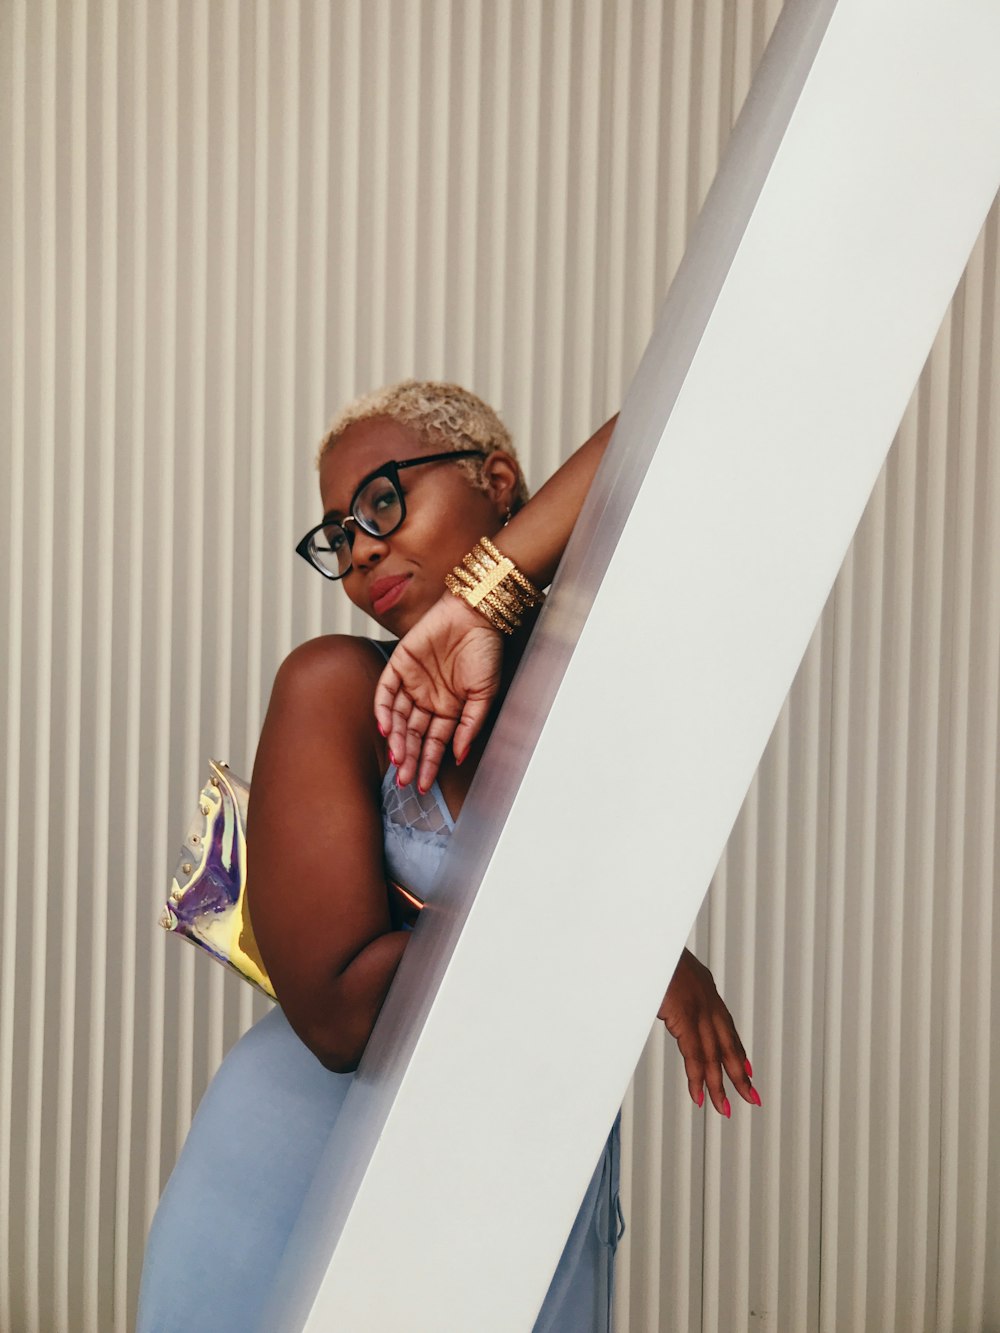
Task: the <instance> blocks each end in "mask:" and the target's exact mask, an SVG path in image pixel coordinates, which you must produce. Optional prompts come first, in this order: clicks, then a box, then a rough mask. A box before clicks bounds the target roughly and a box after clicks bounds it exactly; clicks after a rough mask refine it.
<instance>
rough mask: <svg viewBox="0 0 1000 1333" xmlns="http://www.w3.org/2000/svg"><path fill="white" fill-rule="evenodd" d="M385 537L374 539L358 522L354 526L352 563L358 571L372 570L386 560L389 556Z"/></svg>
mask: <svg viewBox="0 0 1000 1333" xmlns="http://www.w3.org/2000/svg"><path fill="white" fill-rule="evenodd" d="M388 550H389V547H388V544H387V539H386V538H385V537H374V536H372V534H371V533H370V532H365V530H364V528H363V527H361V525H360V524H359V523H357V522H355V524H354V540H353V542H352V543H351V563H352V564H353V565H354V567H355V568H356V569H370V568H371V567H372V565H377V564H378V563H379V561H381V560H384V559H385V557H386V555H387V554H388Z"/></svg>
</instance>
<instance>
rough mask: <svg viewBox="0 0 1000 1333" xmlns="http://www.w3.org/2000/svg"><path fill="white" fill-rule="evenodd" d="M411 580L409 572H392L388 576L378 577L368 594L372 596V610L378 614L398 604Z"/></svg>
mask: <svg viewBox="0 0 1000 1333" xmlns="http://www.w3.org/2000/svg"><path fill="white" fill-rule="evenodd" d="M409 581H410V575H409V574H392V575H390V576H388V577H386V578H381V579H376V580H375V581H374V583H372V584H371V585H370V586H369V588H368V596H369V597H370V598H371V604H372V610H373V611H374V612H375V614H376V615H377V616H380V615H382V614H383V613H384V612H385V611H388V610H389V608H390V607H391V606H395V605H396V603H397V602H398V601H399V599H400V597H402V595H403V591H404V589H405V588H406V585H407V584H408V583H409Z"/></svg>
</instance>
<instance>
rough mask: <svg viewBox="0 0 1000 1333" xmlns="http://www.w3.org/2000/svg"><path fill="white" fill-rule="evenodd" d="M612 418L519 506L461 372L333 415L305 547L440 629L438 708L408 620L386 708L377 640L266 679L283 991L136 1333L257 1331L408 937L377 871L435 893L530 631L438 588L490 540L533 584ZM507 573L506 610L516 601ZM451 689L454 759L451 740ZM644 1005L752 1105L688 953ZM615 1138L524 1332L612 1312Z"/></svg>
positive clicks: (258, 809)
mask: <svg viewBox="0 0 1000 1333" xmlns="http://www.w3.org/2000/svg"><path fill="white" fill-rule="evenodd" d="M611 427H612V423H610V422H609V423H608V424H607V425H606V426H604V427H602V429H601V430H600V431H598V432H597V434H596V435H595V436H593V437H592V439H591V440H589V441H588V442H587V443H586V444H585V445H584V446H583V447H582V448H581V449H580V450H579V451H578V452H577V453H576V454H575V455H574V456H573V457H572V458H571V459H570V460H569V461H568V462H567V463H566V464H564V466H563V467H562V468H560V470H559V471H558V472H557V473H556V475H555V476H554V477H553V478H552V480H551V481H550V482H549V483H548V484H547V485H546V486H545V487H543V489H542V490H541V491H540V492H539V493H538V495H537V496H536V497H535V498H534V499H533V500H531V501H530V503H526V489H525V486H524V479H523V476H522V474H521V470H520V467H519V465H518V463H517V459H516V456H515V454H514V451H513V449H512V447H511V444H510V439H509V436H508V435H507V432H506V430H505V429H504V427H503V425H502V424H501V422H500V421H499V419H498V418H497V416H496V415H495V413H493V412H492V411H491V410H490V409H489V408H488V407H486V405H485V404H484V403H482V402H481V401H480V400H479V399H478V398H476V397H475V396H474V395H472V394H469V393H466V392H465V391H463V390H461V389H458V388H456V387H455V386H453V385H443V384H435V383H415V382H412V381H408V382H406V383H404V384H401V385H396V386H394V387H392V388H390V389H387V390H383V391H381V392H380V393H376V394H373V395H369V396H368V397H366V398H363V399H360V400H359V401H358V402H357V403H355V404H353V405H352V406H351V407H349V408H347V409H346V410H345V411H344V412H343V413H341V415H340V416H339V417H338V418H337V420H336V421H335V422H334V423H333V426H332V427H331V429H330V432H329V434H328V435H327V437H326V439H325V440H324V442H323V445H322V447H321V450H320V457H319V474H320V491H321V496H322V503H323V515H324V517H323V522H322V523H321V524H319V525H318V526H317V527H316V528H314V529H312V530H311V531H310V532H309V533H307V534H306V536H305V537H304V538H303V540H302V542H301V543H300V544H299V547H298V550H299V553H300V554H302V555H303V556H305V558H306V559H308V560H309V561H310V563H312V564H313V565H314V566H315V567H316V568H317V569H318V570H319V571H320V572H321V573H323V574H325V575H326V577H328V578H329V579H331V580H336V581H339V582H341V583H342V585H343V588H344V591H345V592H346V593H347V596H348V597H349V598H350V599H351V601H352V602H353V603H354V604H355V605H356V606H358V607H359V608H361V609H362V610H363V611H365V612H367V613H368V614H369V615H371V616H372V617H373V618H374V619H375V620H376V621H377V622H378V623H379V624H380V625H382V626H383V627H384V628H385V629H386V630H387V631H388V633H389V634H391V635H392V636H393V638H401V637H402V636H404V635H407V634H408V633H409V632H410V631H412V630H414V629H415V627H418V626H420V627H421V630H423V628H424V627H425V626H426V624H430V625H431V627H432V629H433V627H434V626H435V625H436V626H437V627H438V631H439V632H441V631H442V627H443V632H444V640H443V641H445V642H446V643H447V644H449V645H451V648H450V649H449V651H452V650H453V652H452V656H453V661H452V662H451V663H450V666H449V670H448V672H447V673H446V674H447V675H448V677H449V680H450V681H451V685H450V691H449V690H446V691H445V693H446V694H447V695H448V699H450V700H451V702H450V703H449V702H448V700H444V701H442V698H441V697H435V698H431V697H430V696H429V695H428V696H426V697H424V696H420V697H422V698H423V701H424V702H425V703H427V704H428V705H429V708H430V710H432V711H427V710H424V709H422V708H421V707H420V706H418V705H417V704H415V703H414V699H415V698H416V697H417V696H419V695H420V691H419V689H418V688H417V685H416V684H415V678H414V675H413V673H414V671H416V672H417V674H418V675H419V674H420V666H419V664H420V661H421V660H422V659H421V650H420V646H419V637H420V635H419V632H418V635H417V636H415V638H414V639H411V640H410V642H411V643H415V644H416V652H415V653H413V652H410V651H409V649H408V648H407V646H406V645H403V646H402V647H401V649H400V651H401V652H402V653H404V656H405V660H403V661H401V664H400V671H399V672H396V673H395V675H393V674H392V673H390V675H389V677H388V678H387V684H388V685H390V686H392V687H393V688H392V689H390V691H389V692H388V693H386V694H385V698H384V700H382V701H380V713H381V717H382V724H381V725H379V724H377V723H376V721H375V717H374V712H373V706H374V699H375V691H376V686H377V684H378V681H379V677H380V674H381V673H382V671H383V668H384V667H385V662H386V658H387V656H388V647H387V646H385V645H379V644H375V643H373V642H372V641H369V640H367V639H361V638H353V637H347V636H339V635H337V636H328V637H324V638H321V639H316V640H314V641H312V642H310V643H306V644H303V645H302V646H301V647H299V648H297V649H295V650H294V651H293V652H292V653H291V654H290V656H289V657H288V658H287V660H286V661H285V662H284V664H283V665H282V667H281V669H280V670H279V672H278V675H277V678H276V680H275V684H274V689H273V692H272V695H271V700H270V703H269V706H268V711H267V716H266V719H265V723H264V727H263V731H262V734H261V739H260V746H259V749H258V752H257V759H256V763H255V766H254V775H253V787H252V796H251V804H250V811H249V818H248V826H249V832H248V836H249V852H248V855H249V864H250V865H251V866H252V875H251V882H250V886H249V888H248V894H249V905H250V911H251V915H252V918H253V922H254V930H255V934H256V937H257V942H258V945H259V947H260V951H261V954H262V957H263V959H264V961H265V963H266V965H267V968H268V971H269V973H270V977H271V980H272V982H273V984H274V987H275V992H276V994H277V995H278V997H279V1000H280V1008H276V1009H274V1010H273V1011H272V1012H271V1013H270V1014H268V1015H267V1017H266V1018H264V1019H263V1020H261V1022H259V1023H258V1024H257V1025H256V1026H255V1027H254V1028H252V1029H251V1031H250V1032H248V1033H247V1034H246V1036H244V1037H243V1039H242V1040H241V1041H240V1042H239V1043H238V1044H237V1045H236V1046H235V1047H234V1049H233V1050H232V1051H231V1052H230V1054H229V1055H228V1056H227V1057H226V1059H225V1061H224V1062H223V1064H222V1066H221V1068H220V1070H219V1072H218V1074H217V1075H216V1077H215V1079H214V1080H213V1082H212V1084H211V1085H210V1087H209V1089H208V1091H207V1092H206V1094H205V1097H204V1099H203V1101H202V1104H201V1106H200V1108H199V1110H198V1113H197V1115H196V1117H195V1120H194V1123H193V1125H192V1128H191V1133H190V1135H189V1137H188V1140H187V1143H186V1144H185V1147H184V1150H183V1152H182V1154H181V1157H180V1159H179V1161H178V1164H177V1167H176V1169H175V1171H174V1173H173V1175H172V1176H171V1179H170V1181H169V1182H168V1185H167V1188H166V1190H165V1192H164V1196H163V1199H162V1201H161V1204H160V1207H159V1209H158V1211H157V1215H156V1218H155V1219H154V1223H153V1228H152V1231H151V1233H150V1239H149V1245H148V1249H147V1256H146V1263H145V1267H144V1272H143V1283H142V1290H141V1294H140V1314H139V1323H138V1328H139V1330H140V1333H151V1330H171V1331H173V1330H177V1333H180V1331H181V1330H183V1333H195V1331H196V1330H198V1329H202V1328H203V1329H205V1330H209V1329H210V1330H212V1333H221V1331H222V1330H226V1329H230V1328H231V1329H233V1330H236V1329H239V1330H241V1331H242V1330H244V1329H247V1328H252V1327H254V1323H255V1318H256V1314H257V1312H259V1310H260V1309H261V1306H262V1305H263V1304H264V1302H265V1300H266V1298H267V1294H268V1291H269V1290H270V1287H271V1284H272V1282H273V1279H274V1275H275V1272H276V1270H277V1267H278V1265H279V1263H280V1260H281V1255H282V1251H283V1248H284V1244H285V1241H286V1239H287V1237H288V1234H289V1232H290V1230H291V1227H292V1225H293V1224H294V1221H295V1218H296V1216H297V1214H298V1211H299V1208H300V1205H301V1202H302V1199H303V1197H304V1195H305V1192H306V1190H307V1189H308V1186H309V1183H310V1179H311V1175H312V1168H313V1164H314V1163H315V1161H316V1160H317V1158H318V1156H319V1153H320V1151H321V1150H322V1147H323V1145H324V1144H325V1142H326V1139H327V1137H328V1136H329V1133H330V1130H331V1128H332V1126H333V1124H334V1122H335V1120H336V1117H337V1114H338V1112H339V1110H340V1107H341V1106H342V1104H343V1100H344V1097H345V1096H346V1093H347V1089H348V1087H349V1086H350V1081H351V1078H352V1071H353V1070H355V1069H356V1068H357V1065H358V1062H359V1060H360V1059H361V1056H362V1053H363V1052H364V1049H365V1046H366V1044H367V1041H368V1038H369V1036H370V1034H371V1031H372V1027H373V1025H374V1023H375V1019H376V1017H377V1015H378V1012H379V1009H380V1008H381V1006H382V1002H383V1000H384V999H385V995H386V992H387V991H388V988H389V985H390V983H391V981H392V978H393V975H394V974H395V971H396V968H397V966H398V964H399V960H400V958H401V956H402V953H403V950H404V949H405V947H406V943H407V940H408V938H409V933H408V931H407V930H406V929H401V928H394V926H395V925H397V924H398V919H397V920H396V921H394V918H393V914H392V911H391V907H390V900H389V896H388V893H387V879H392V880H396V881H398V882H401V883H403V884H405V885H407V887H409V888H410V889H412V890H413V891H414V892H415V893H416V894H417V895H418V896H419V897H420V898H422V899H427V898H428V897H430V896H431V895H432V894H433V891H434V884H435V879H436V875H437V870H438V867H439V865H440V862H441V859H442V857H443V855H444V851H445V850H446V848H447V846H448V840H449V837H450V832H451V829H452V828H453V826H454V821H455V819H457V818H458V816H459V813H460V810H461V807H462V803H463V801H464V799H465V795H466V792H467V791H468V787H469V784H470V782H471V779H472V776H473V774H474V772H475V770H476V767H477V766H478V763H479V760H480V757H481V755H482V751H483V748H484V745H485V741H486V737H487V734H488V731H489V714H490V708H491V700H492V699H493V697H494V695H496V694H497V693H498V692H499V693H500V695H501V696H502V691H503V688H504V686H505V684H506V681H507V680H508V679H509V677H510V674H511V672H512V670H513V668H514V666H515V665H516V663H517V660H518V658H519V656H520V652H521V650H522V648H523V645H524V640H525V637H526V634H527V632H528V630H529V629H530V626H529V625H527V624H525V625H524V626H523V627H522V628H521V629H520V630H519V631H518V632H516V633H514V634H513V635H512V636H511V637H510V638H505V637H504V636H502V635H500V634H499V633H498V631H497V630H496V629H495V628H494V625H493V623H492V621H493V620H495V616H493V617H492V618H491V617H490V601H489V599H487V601H486V602H485V604H484V605H483V606H481V608H480V609H478V610H476V609H473V608H472V606H470V605H467V604H466V602H465V601H462V600H460V599H459V598H458V597H451V596H450V595H447V594H446V595H445V597H444V600H442V594H443V590H444V588H445V586H446V578H447V577H448V575H449V574H450V572H451V571H452V569H453V568H454V567H455V566H456V565H458V564H459V562H460V561H461V559H462V557H463V556H464V555H465V554H466V552H468V551H470V550H471V549H472V548H473V547H474V546H476V543H477V542H478V541H479V540H480V539H481V538H483V537H486V538H491V537H492V538H495V540H496V543H497V545H498V547H499V548H500V549H502V551H503V552H505V553H507V554H508V555H509V556H511V557H513V558H514V559H515V561H516V563H517V564H518V565H519V566H520V568H521V570H522V571H523V573H524V575H526V576H527V579H528V580H530V581H531V582H532V583H534V584H535V585H538V586H539V587H541V586H544V585H545V584H547V583H548V582H549V580H550V578H551V576H552V574H553V572H554V570H555V567H556V565H557V563H558V561H559V559H560V557H561V555H562V552H563V549H564V547H565V545H566V541H567V539H568V537H569V534H570V531H571V530H572V526H573V523H574V521H575V519H576V516H577V514H578V513H579V510H580V506H581V504H582V502H583V498H584V496H585V494H586V492H587V489H588V487H589V485H590V481H591V479H592V477H593V475H594V472H595V470H596V467H597V464H598V462H599V460H600V457H601V454H602V452H603V450H604V447H605V445H606V443H607V440H608V439H609V437H610V434H611ZM505 524H506V526H505ZM520 586H521V587H522V595H521V596H520V597H518V598H515V599H514V604H515V605H524V604H525V603H526V602H530V601H531V600H532V599H531V598H530V597H529V596H528V595H527V594H525V593H523V587H524V586H527V585H525V584H524V583H523V580H522V584H521V585H520ZM472 600H475V598H473V599H472ZM452 604H453V605H452ZM428 613H431V614H428ZM425 617H426V621H425ZM501 640H503V641H502V642H501ZM404 677H405V679H406V684H407V688H406V689H405V690H401V689H399V688H398V687H399V686H400V684H401V683H403V678H404ZM424 678H425V679H427V677H426V673H424ZM469 681H471V682H472V688H471V695H470V691H469V688H468V682H469ZM467 695H470V697H469V698H468V700H467V701H466V696H467ZM459 696H460V697H461V700H462V703H461V704H459V703H456V702H455V699H456V698H458V697H459ZM461 706H465V707H466V710H467V711H466V715H465V716H464V717H463V720H462V723H461V725H460V726H459V730H458V732H457V734H456V738H455V750H457V756H456V754H455V753H454V752H452V753H446V751H445V744H446V742H447V741H448V740H449V739H450V737H451V731H452V730H453V729H454V726H455V723H456V721H457V719H458V712H459V709H460V707H461ZM432 712H433V716H432ZM389 730H391V733H392V734H391V735H390V736H388V737H387V736H386V734H385V733H386V732H387V731H389ZM421 746H422V747H423V754H422V757H421ZM396 759H399V761H400V764H399V767H398V768H397V765H396V762H395V761H396ZM418 760H419V763H420V772H419V775H418V774H417V763H418ZM459 761H463V762H459ZM415 779H416V780H415ZM660 1017H661V1018H663V1019H664V1021H665V1022H666V1023H667V1026H668V1027H669V1028H670V1030H671V1032H672V1033H673V1035H674V1036H675V1037H676V1038H677V1041H678V1044H679V1046H680V1049H681V1052H682V1054H683V1056H684V1058H685V1064H686V1069H687V1075H688V1083H689V1088H690V1091H691V1095H692V1097H693V1098H694V1100H695V1101H696V1103H697V1104H698V1105H699V1106H700V1105H701V1104H702V1102H703V1099H704V1088H705V1086H706V1085H707V1087H708V1089H709V1095H710V1097H711V1100H712V1102H713V1105H714V1106H715V1107H716V1109H717V1110H718V1111H719V1112H720V1113H721V1114H723V1115H726V1116H728V1115H729V1110H730V1108H729V1102H728V1100H727V1099H726V1095H725V1089H724V1087H723V1078H722V1071H723V1068H725V1070H726V1072H727V1073H728V1075H729V1077H730V1079H731V1080H732V1082H733V1084H734V1086H735V1087H736V1089H737V1091H739V1093H740V1094H741V1096H743V1097H744V1099H745V1100H747V1101H749V1102H755V1103H757V1104H759V1099H758V1098H757V1096H756V1093H755V1091H754V1090H753V1088H752V1085H751V1083H750V1078H749V1074H748V1069H749V1066H748V1065H746V1064H745V1053H744V1051H743V1048H742V1045H741V1044H740V1041H739V1037H738V1036H737V1034H736V1031H735V1028H734V1027H733V1024H732V1020H731V1018H730V1016H729V1013H728V1011H727V1010H726V1008H725V1006H724V1005H723V1003H722V1001H721V1000H720V999H719V996H718V993H717V992H716V989H715V986H714V983H713V982H712V979H711V976H710V974H709V973H708V972H707V970H706V969H705V968H703V967H702V966H701V964H700V963H698V962H697V960H696V959H694V958H693V957H691V955H689V954H686V955H685V957H684V958H683V959H682V960H681V963H680V964H679V966H678V969H677V972H676V973H675V975H674V978H673V980H672V981H671V985H670V988H669V990H668V992H667V996H666V998H665V1000H664V1004H663V1007H662V1008H661V1011H660ZM616 1131H617V1125H616V1127H615V1128H614V1129H613V1130H612V1134H611V1136H610V1137H609V1140H608V1144H607V1145H606V1147H605V1150H604V1153H603V1154H602V1158H601V1161H599V1162H598V1164H597V1167H596V1169H595V1172H594V1177H593V1179H592V1181H591V1185H590V1187H589V1188H588V1191H587V1194H586V1197H585V1198H584V1202H583V1205H582V1206H581V1209H580V1213H579V1215H578V1217H577V1221H576V1223H575V1224H574V1227H573V1231H572V1233H571V1235H570V1237H569V1239H568V1241H567V1245H566V1249H565V1250H564V1253H563V1256H562V1259H561V1261H560V1265H559V1269H558V1270H557V1273H556V1275H555V1278H554V1279H553V1282H552V1285H551V1287H550V1289H549V1293H548V1296H547V1298H546V1301H545V1304H544V1306H543V1309H542V1311H541V1313H540V1315H539V1318H538V1321H537V1323H536V1325H535V1327H536V1328H537V1329H551V1330H567V1331H568V1330H572V1331H573V1333H585V1331H586V1330H589V1329H595V1330H596V1329H605V1328H607V1326H608V1319H609V1309H610V1269H611V1256H612V1254H613V1249H614V1245H615V1242H616V1240H617V1221H616V1219H615V1218H614V1217H603V1218H602V1217H600V1216H599V1207H600V1201H601V1200H602V1199H604V1198H606V1197H607V1190H606V1189H603V1190H602V1188H601V1186H602V1181H606V1180H607V1179H608V1173H610V1176H611V1179H612V1180H614V1179H615V1176H616V1172H617V1161H616V1152H617V1132H616ZM248 1162H252V1163H253V1164H254V1167H253V1170H251V1171H250V1172H248V1171H247V1170H246V1164H247V1163H248ZM595 1223H596V1224H597V1225H595ZM179 1278H182V1279H183V1280H178V1279H179Z"/></svg>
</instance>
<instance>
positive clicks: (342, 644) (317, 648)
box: [271, 634, 385, 726]
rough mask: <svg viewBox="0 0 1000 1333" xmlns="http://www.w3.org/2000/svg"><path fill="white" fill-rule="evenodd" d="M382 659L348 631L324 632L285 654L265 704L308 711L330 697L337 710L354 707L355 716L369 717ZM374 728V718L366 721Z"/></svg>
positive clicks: (326, 705) (325, 707)
mask: <svg viewBox="0 0 1000 1333" xmlns="http://www.w3.org/2000/svg"><path fill="white" fill-rule="evenodd" d="M384 666H385V659H384V657H383V656H382V653H381V652H380V651H379V649H378V648H376V647H375V645H374V644H373V643H372V642H371V640H370V639H363V638H360V637H358V636H357V635H353V634H324V635H322V636H321V637H320V638H316V639H309V640H307V642H305V643H301V644H299V646H298V647H297V648H293V649H292V651H291V652H290V653H289V654H288V656H287V657H286V658H285V660H284V661H283V662H282V664H281V666H280V667H279V668H278V673H277V675H276V676H275V678H274V687H273V690H272V695H271V706H272V707H275V706H277V707H282V706H289V705H291V706H293V707H295V708H296V709H306V710H307V711H308V710H309V709H310V706H311V705H316V706H320V705H321V706H322V708H323V711H324V714H328V712H329V708H330V704H331V701H333V700H337V701H339V702H340V704H341V705H342V707H341V708H340V709H338V710H337V711H338V712H341V713H342V712H343V711H344V710H347V711H354V710H360V716H359V720H361V717H362V716H363V719H364V721H365V722H367V721H368V720H369V718H370V717H371V702H372V699H373V697H374V694H375V686H376V684H377V683H378V678H379V676H380V675H381V673H382V668H383V667H384ZM372 725H373V726H374V722H372Z"/></svg>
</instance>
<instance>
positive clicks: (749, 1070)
mask: <svg viewBox="0 0 1000 1333" xmlns="http://www.w3.org/2000/svg"><path fill="white" fill-rule="evenodd" d="M743 1068H744V1069H745V1070H746V1071H747V1078H753V1065H752V1064H751V1063H750V1061H749V1060H744V1061H743Z"/></svg>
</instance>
